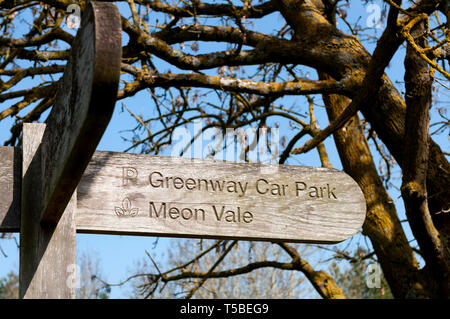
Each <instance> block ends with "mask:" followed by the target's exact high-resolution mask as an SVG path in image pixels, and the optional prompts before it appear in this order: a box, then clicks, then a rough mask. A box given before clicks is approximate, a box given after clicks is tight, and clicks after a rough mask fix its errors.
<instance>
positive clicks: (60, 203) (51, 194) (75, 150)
mask: <svg viewBox="0 0 450 319" xmlns="http://www.w3.org/2000/svg"><path fill="white" fill-rule="evenodd" d="M121 50H122V43H121V21H120V14H119V11H118V9H117V7H116V6H115V5H114V4H112V3H104V2H94V1H92V2H90V3H89V4H88V5H87V7H86V9H85V12H84V13H83V16H82V19H81V28H80V30H79V31H78V33H77V36H76V38H75V40H74V42H73V43H72V50H71V55H70V59H69V61H68V63H67V66H66V68H65V70H64V75H63V77H62V80H61V82H60V87H59V89H58V92H57V96H56V100H55V104H54V106H53V108H52V111H51V113H50V115H49V117H48V119H47V121H46V123H47V128H46V130H45V133H44V136H43V140H42V144H41V157H42V158H41V160H42V165H41V170H42V176H45V179H43V180H42V182H43V184H42V188H43V192H42V200H41V202H40V203H36V205H38V204H39V205H41V209H42V221H44V222H49V223H57V222H58V220H59V218H60V216H61V214H62V212H63V211H64V209H65V207H66V205H67V203H68V202H69V200H70V198H71V196H72V193H73V191H74V189H75V188H76V187H77V185H78V183H79V180H80V178H81V176H82V174H83V171H84V169H85V168H86V166H87V164H88V163H89V160H90V158H91V156H92V154H93V152H94V151H95V149H96V147H97V144H98V142H99V141H100V139H101V137H102V135H103V132H104V130H105V129H106V127H107V125H108V123H109V120H110V118H111V115H112V113H113V110H114V105H115V101H116V97H117V89H118V81H119V76H120V61H121V55H122V53H121V52H122V51H121Z"/></svg>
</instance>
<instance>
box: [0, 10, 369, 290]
mask: <svg viewBox="0 0 450 319" xmlns="http://www.w3.org/2000/svg"><path fill="white" fill-rule="evenodd" d="M120 25H121V24H120V15H119V12H118V10H117V8H116V6H115V5H113V4H111V3H104V2H98V3H97V2H90V4H88V6H87V8H86V10H85V12H84V14H83V17H82V26H81V29H80V30H79V32H78V34H77V37H76V39H75V40H74V43H73V45H72V51H71V57H70V60H69V61H68V64H67V67H66V69H65V72H64V75H63V78H62V81H61V85H60V88H59V90H58V95H57V98H56V102H55V105H54V106H53V109H52V112H51V114H50V115H49V118H48V120H47V122H46V124H24V128H23V142H22V144H23V146H22V156H20V152H19V151H18V150H17V149H15V148H11V147H0V196H1V201H0V232H16V231H20V233H21V236H20V239H21V248H20V274H19V277H20V297H22V298H74V296H75V288H74V287H73V286H71V285H68V284H67V278H68V274H67V269H68V267H70V266H71V265H74V264H75V263H76V262H75V235H76V232H78V233H104V234H132V235H150V236H173V237H196V238H225V239H246V240H265V241H289V242H309V243H336V242H340V241H343V240H345V239H347V238H349V237H350V236H352V235H354V234H355V233H356V232H358V231H359V229H360V227H361V226H362V223H363V221H364V218H365V210H366V204H365V200H364V196H363V194H362V192H361V190H360V188H359V187H358V185H357V184H356V182H355V181H353V180H352V179H351V178H350V177H349V176H348V175H346V174H345V173H343V172H341V171H338V170H334V169H325V168H312V167H299V166H284V165H280V166H277V165H272V166H271V165H263V164H250V163H233V162H223V161H213V160H202V159H186V158H171V157H159V156H150V155H140V154H126V153H114V152H99V151H95V148H96V146H97V144H98V142H99V140H100V138H101V136H102V134H103V132H104V130H105V129H106V126H107V124H108V122H109V119H110V117H111V114H112V112H113V108H114V104H115V100H116V95H117V88H118V80H119V75H120V60H121V37H120V33H121V29H120Z"/></svg>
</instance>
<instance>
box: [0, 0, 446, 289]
mask: <svg viewBox="0 0 450 319" xmlns="http://www.w3.org/2000/svg"><path fill="white" fill-rule="evenodd" d="M374 3H375V4H381V3H382V1H374ZM120 7H121V11H122V13H123V14H125V15H127V13H126V12H127V11H126V9H125V6H124V5H123V3H122V4H120ZM374 12H375V11H374V10H369V11H367V6H364V5H363V3H362V2H360V1H354V2H353V3H352V5H351V11H350V12H349V13H348V16H351V17H353V18H352V21H356V20H357V19H358V17H360V24H361V25H365V24H366V22H367V19H368V18H369V17H370V16H371V15H372V14H373V13H374ZM150 19H156V18H155V16H152V15H151V16H150ZM255 22H257V21H255ZM258 23H259V24H258V25H257V30H258V31H262V32H268V33H270V32H272V31H273V29H274V28H275V26H279V25H280V23H283V21H282V18H280V17H279V15H276V14H275V15H271V16H270V17H268V18H266V20H265V21H264V22H263V23H261V22H258ZM340 23H341V24H342V22H340ZM340 26H341V25H340ZM380 34H381V30H378V31H377V34H376V36H377V37H378V36H379V35H380ZM125 40H126V39H125ZM201 45H202V46H203V44H201ZM365 46H366V48H367V49H368V51H369V52H372V50H373V48H374V43H371V44H370V43H365ZM403 57H404V50H400V51H399V52H398V53H397V54H396V55H395V57H394V58H393V60H392V61H391V63H390V66H389V67H388V69H387V70H386V72H387V74H388V75H389V76H390V78H391V80H392V81H393V82H394V83H396V81H398V82H399V83H398V85H397V86H398V88H399V90H402V84H401V82H402V81H403V74H404V71H403ZM159 66H160V67H161V69H162V70H165V69H166V68H168V67H169V66H168V65H166V64H164V63H162V62H160V64H159ZM171 69H172V70H175V69H176V68H174V67H171ZM31 83H32V82H27V81H24V83H23V86H24V87H26V86H27V85H28V86H29V85H31ZM447 94H448V91H447ZM441 101H444V102H447V103H448V101H449V98H448V95H447V96H445V95H443V96H442V98H441ZM293 102H295V103H298V104H299V105H303V104H304V101H303V98H300V97H289V98H286V103H293ZM317 102H318V103H320V99H319V98H317ZM122 103H124V104H125V105H126V106H127V107H128V108H130V109H131V110H133V112H135V113H141V114H147V115H148V114H151V113H152V110H151V105H152V104H151V103H150V102H149V99H148V95H144V94H138V95H136V96H134V97H132V98H129V99H126V100H124V101H119V102H118V103H117V104H116V109H115V111H114V114H113V118H112V120H111V122H110V124H109V126H108V128H107V130H106V132H105V134H104V136H103V138H102V140H101V142H100V144H99V145H98V148H97V149H98V150H108V151H118V152H121V151H124V150H125V149H126V148H127V147H128V146H129V144H128V143H127V142H125V141H123V139H122V138H121V136H127V133H123V131H124V130H127V129H130V128H131V127H133V126H135V125H136V122H135V120H134V119H133V118H132V117H131V116H130V115H129V114H128V112H127V111H126V110H125V108H123V107H122ZM447 105H448V104H447ZM441 106H444V105H441ZM1 110H3V107H1V108H0V111H1ZM431 115H432V122H433V121H436V120H437V119H438V118H437V116H436V114H434V113H432V114H431ZM316 116H317V119H318V121H319V125H320V126H321V127H322V128H324V127H325V126H326V125H327V117H326V114H325V111H324V110H323V109H322V110H320V108H319V109H318V110H317V114H316ZM13 120H14V119H11V118H7V119H4V120H3V121H2V122H1V124H0V142H1V143H2V144H3V142H4V141H5V140H7V139H8V138H9V128H10V127H11V126H12V124H13ZM44 120H45V118H41V119H40V121H44ZM281 134H286V135H289V136H291V135H292V132H288V131H286V132H282V133H281ZM128 136H129V135H128ZM438 138H439V144H440V145H442V146H444V147H446V148H447V150H448V146H449V140H448V136H446V134H441V135H440V136H439V137H438ZM308 139H309V137H308ZM305 140H306V139H303V140H301V142H304V141H305ZM301 142H299V144H298V145H301ZM325 145H326V147H327V150H328V154H329V156H330V161H331V163H332V164H333V166H334V167H335V168H338V169H341V168H342V166H341V164H340V161H339V158H338V156H337V152H336V148H335V146H334V143H333V141H332V138H329V139H327V140H326V142H325ZM373 155H374V156H375V158H376V159H375V161H376V163H378V161H379V157H378V156H377V155H376V152H375V151H373ZM289 164H292V165H308V166H320V162H319V159H318V156H317V154H316V152H315V151H311V152H309V153H307V154H305V155H302V156H301V157H299V158H296V159H295V160H290V162H289ZM398 173H399V172H398V171H397V174H396V177H397V178H398V177H399V174H398ZM390 194H391V197H392V198H393V199H394V200H396V199H397V198H398V197H399V192H398V191H396V190H395V189H393V188H391V190H390ZM395 203H396V206H397V209H398V211H399V213H400V214H402V212H403V211H404V209H403V203H402V201H401V200H396V201H395ZM402 218H404V217H401V219H402ZM15 237H16V238H17V241H18V240H19V239H18V237H19V236H18V234H15ZM409 237H410V235H409ZM155 239H156V238H154V237H133V236H117V235H116V236H112V235H87V234H78V235H77V254H78V255H81V254H82V253H84V252H87V253H90V254H92V255H93V256H95V257H96V258H98V259H99V261H100V263H101V268H102V274H104V275H105V276H104V277H103V279H106V280H107V281H108V282H110V283H117V282H119V281H121V280H123V279H125V278H126V277H127V276H128V275H130V274H131V271H132V270H134V267H135V263H136V262H137V261H139V260H142V259H144V258H146V257H145V256H146V255H145V250H148V251H149V252H150V253H151V254H152V255H153V254H155V255H159V256H162V255H164V252H165V250H166V249H168V244H169V242H170V240H173V239H160V240H159V242H158V245H156V248H153V247H154V243H155ZM174 240H179V239H174ZM349 241H352V240H351V239H350V240H348V241H346V242H344V243H342V244H341V245H347V244H348V242H349ZM0 247H1V249H2V251H3V252H4V253H5V254H6V255H7V257H4V256H3V254H1V253H0V278H1V277H2V276H4V275H5V274H6V273H7V272H9V271H10V270H12V269H13V270H15V271H16V272H17V270H18V265H19V261H18V249H17V246H16V244H15V242H14V241H13V240H0ZM316 261H318V260H316ZM158 262H160V263H163V258H162V257H161V258H159V259H158ZM325 266H326V265H325ZM325 266H324V265H320V266H318V267H325ZM111 297H113V298H123V297H127V294H126V289H121V288H112V293H111Z"/></svg>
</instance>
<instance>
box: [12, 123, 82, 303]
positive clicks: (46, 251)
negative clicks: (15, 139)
mask: <svg viewBox="0 0 450 319" xmlns="http://www.w3.org/2000/svg"><path fill="white" fill-rule="evenodd" d="M44 130H45V124H28V123H25V124H24V126H23V138H22V145H23V172H24V179H23V183H22V194H23V196H22V216H21V227H20V265H19V297H20V298H33V299H34V298H46V299H48V298H52V299H55V298H56V299H60V298H62V299H67V298H75V286H74V285H71V283H70V282H68V278H71V277H70V276H74V275H75V274H70V273H67V270H68V269H69V270H71V269H73V265H75V264H76V260H75V250H76V227H75V218H74V216H75V209H76V192H75V193H74V196H73V197H72V199H71V200H70V201H69V203H68V205H67V208H66V209H65V211H64V212H63V214H62V216H61V218H60V220H59V222H58V223H57V224H56V225H55V224H48V223H47V224H43V223H41V222H40V217H41V215H40V213H41V212H40V210H39V206H37V205H35V203H36V202H38V201H39V200H40V197H41V194H40V190H41V188H39V187H38V188H34V187H35V186H39V184H40V183H39V180H44V179H45V176H41V175H40V174H39V167H40V163H39V158H40V157H41V153H40V152H41V149H40V147H39V145H40V142H41V138H42V136H43V134H44ZM32 166H34V167H32ZM30 172H33V174H30ZM30 179H33V180H34V182H33V183H30Z"/></svg>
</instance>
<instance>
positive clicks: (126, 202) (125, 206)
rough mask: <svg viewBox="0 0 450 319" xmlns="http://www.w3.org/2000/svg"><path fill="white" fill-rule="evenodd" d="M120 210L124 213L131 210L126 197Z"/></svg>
mask: <svg viewBox="0 0 450 319" xmlns="http://www.w3.org/2000/svg"><path fill="white" fill-rule="evenodd" d="M122 208H123V210H124V211H125V213H127V212H129V211H130V208H131V201H130V199H129V198H128V197H125V198H124V199H123V201H122Z"/></svg>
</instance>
